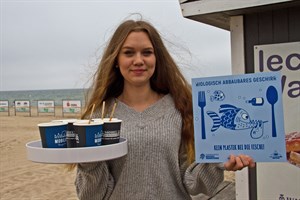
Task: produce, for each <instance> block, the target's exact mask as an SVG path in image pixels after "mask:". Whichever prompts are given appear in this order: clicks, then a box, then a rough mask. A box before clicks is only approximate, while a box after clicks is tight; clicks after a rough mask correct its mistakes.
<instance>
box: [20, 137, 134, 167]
mask: <svg viewBox="0 0 300 200" xmlns="http://www.w3.org/2000/svg"><path fill="white" fill-rule="evenodd" d="M26 149H27V159H28V160H31V161H33V162H39V163H52V164H67V163H86V162H95V161H105V160H111V159H115V158H119V157H122V156H124V155H126V154H127V152H128V148H127V140H126V139H125V138H120V142H119V143H116V144H110V145H103V146H94V147H78V148H43V147H42V143H41V140H38V141H32V142H28V143H27V144H26Z"/></svg>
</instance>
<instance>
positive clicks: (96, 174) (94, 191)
mask: <svg viewBox="0 0 300 200" xmlns="http://www.w3.org/2000/svg"><path fill="white" fill-rule="evenodd" d="M75 185H76V192H77V196H78V198H79V199H80V200H105V199H109V197H110V195H111V193H112V191H113V187H114V179H113V177H112V175H111V174H110V173H109V169H108V166H107V163H106V162H95V163H80V164H78V165H77V176H76V180H75Z"/></svg>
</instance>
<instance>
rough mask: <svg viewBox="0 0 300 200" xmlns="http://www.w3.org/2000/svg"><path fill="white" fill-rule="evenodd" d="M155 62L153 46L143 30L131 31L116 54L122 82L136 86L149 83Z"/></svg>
mask: <svg viewBox="0 0 300 200" xmlns="http://www.w3.org/2000/svg"><path fill="white" fill-rule="evenodd" d="M155 63H156V57H155V54H154V48H153V45H152V43H151V41H150V39H149V37H148V35H147V34H146V33H145V32H131V33H130V34H129V35H128V37H127V38H126V40H125V42H124V44H123V46H122V47H121V50H120V53H119V55H118V66H119V68H120V71H121V74H122V76H123V77H124V84H125V85H126V84H129V85H131V86H138V87H140V86H145V85H150V81H149V80H150V78H151V76H152V75H153V73H154V71H155Z"/></svg>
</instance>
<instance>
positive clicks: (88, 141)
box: [73, 120, 103, 147]
mask: <svg viewBox="0 0 300 200" xmlns="http://www.w3.org/2000/svg"><path fill="white" fill-rule="evenodd" d="M88 121H89V120H80V121H77V122H75V123H74V124H73V126H74V129H75V132H76V136H77V140H76V142H77V144H76V146H77V147H91V146H100V145H101V144H102V134H103V132H102V128H103V122H93V121H92V122H91V123H90V124H89V123H88Z"/></svg>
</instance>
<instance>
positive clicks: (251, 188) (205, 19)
mask: <svg viewBox="0 0 300 200" xmlns="http://www.w3.org/2000/svg"><path fill="white" fill-rule="evenodd" d="M179 3H180V7H181V10H182V15H183V16H184V17H185V18H188V19H190V20H195V21H198V22H199V23H205V24H208V25H211V26H214V27H217V28H221V29H224V30H227V31H230V35H231V63H232V73H233V74H244V73H253V72H263V71H280V72H281V73H282V80H281V82H282V90H283V91H282V92H283V103H284V105H283V106H284V119H285V134H286V135H287V134H289V133H291V132H296V133H297V132H298V134H299V132H300V125H299V121H300V112H299V110H300V107H299V106H300V104H299V102H300V91H299V90H300V1H298V0H247V1H246V0H235V1H232V0H179ZM211 40H212V41H213V38H211ZM287 153H289V152H288V151H287ZM299 166H300V165H298V166H296V165H293V164H291V163H289V162H286V163H257V166H256V168H254V169H251V170H248V169H243V170H242V171H241V172H236V199H238V200H239V199H240V200H242V199H243V200H245V199H250V200H256V199H261V200H265V199H293V200H294V199H300V189H299V188H300V167H299Z"/></svg>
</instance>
